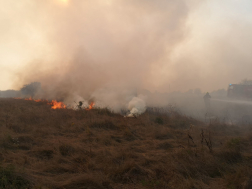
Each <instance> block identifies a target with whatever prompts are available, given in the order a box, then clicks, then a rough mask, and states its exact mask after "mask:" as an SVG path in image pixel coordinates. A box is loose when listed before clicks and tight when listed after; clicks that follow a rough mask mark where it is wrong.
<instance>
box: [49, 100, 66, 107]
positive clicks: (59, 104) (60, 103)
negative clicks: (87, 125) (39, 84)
mask: <svg viewBox="0 0 252 189" xmlns="http://www.w3.org/2000/svg"><path fill="white" fill-rule="evenodd" d="M48 104H50V105H52V107H51V108H52V109H65V108H66V105H65V104H64V103H63V102H57V101H56V100H52V102H48Z"/></svg>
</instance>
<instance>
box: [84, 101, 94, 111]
mask: <svg viewBox="0 0 252 189" xmlns="http://www.w3.org/2000/svg"><path fill="white" fill-rule="evenodd" d="M94 105H95V103H94V102H91V103H90V104H89V106H88V108H86V110H92V109H93V106H94Z"/></svg>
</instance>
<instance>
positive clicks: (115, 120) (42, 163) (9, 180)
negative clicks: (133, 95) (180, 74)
mask: <svg viewBox="0 0 252 189" xmlns="http://www.w3.org/2000/svg"><path fill="white" fill-rule="evenodd" d="M251 128H252V126H250V125H238V126H235V125H225V124H222V123H220V122H219V121H218V120H215V121H214V122H212V123H211V124H207V125H206V124H204V123H202V122H200V121H197V120H195V119H192V118H189V117H186V116H183V115H180V114H178V113H177V112H176V111H173V110H172V109H171V110H170V111H169V112H166V114H163V113H160V112H158V111H149V112H146V113H144V114H142V115H141V116H139V117H137V118H125V117H123V116H121V115H119V114H114V113H111V112H109V111H108V110H106V109H93V110H90V111H86V110H77V111H76V110H72V109H57V110H53V109H51V108H50V106H49V105H47V103H45V102H34V101H25V100H21V99H20V100H19V99H0V130H1V138H0V162H1V164H0V165H1V166H0V177H1V179H0V188H45V189H46V188H65V189H70V188H71V189H73V188H83V189H84V188H89V189H95V188H101V189H102V188H104V189H112V188H114V189H117V188H251V187H252V179H251V177H252V148H251V146H252V129H251Z"/></svg>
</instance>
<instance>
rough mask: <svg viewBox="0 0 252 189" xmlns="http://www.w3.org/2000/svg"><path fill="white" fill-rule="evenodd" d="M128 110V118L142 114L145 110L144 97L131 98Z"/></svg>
mask: <svg viewBox="0 0 252 189" xmlns="http://www.w3.org/2000/svg"><path fill="white" fill-rule="evenodd" d="M128 110H130V114H128V117H133V116H137V115H140V114H142V113H144V112H145V110H146V103H145V100H144V97H143V96H139V97H133V99H132V100H131V101H130V102H129V106H128Z"/></svg>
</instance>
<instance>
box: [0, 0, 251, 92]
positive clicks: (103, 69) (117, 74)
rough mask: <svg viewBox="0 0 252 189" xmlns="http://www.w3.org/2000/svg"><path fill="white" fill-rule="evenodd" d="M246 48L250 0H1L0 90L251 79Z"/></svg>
mask: <svg viewBox="0 0 252 189" xmlns="http://www.w3.org/2000/svg"><path fill="white" fill-rule="evenodd" d="M251 49H252V1H251V0H155V1H153V0H89V1H88V0H19V1H17V0H0V90H5V89H11V88H14V89H17V88H19V87H20V86H22V85H23V84H25V83H29V82H32V81H41V82H42V85H45V86H48V85H52V86H53V87H57V88H59V89H63V88H64V89H66V88H67V89H69V88H71V90H74V91H75V92H82V93H83V91H84V90H91V91H92V92H97V91H100V90H101V89H102V88H104V86H111V85H113V86H129V85H130V86H131V87H133V88H134V87H136V88H138V87H140V88H146V89H148V90H152V91H155V90H158V91H161V92H168V91H169V90H182V91H186V90H188V89H191V88H192V89H194V88H202V90H205V91H211V90H214V89H219V88H226V87H227V85H228V84H229V83H237V82H239V81H240V80H242V79H244V78H248V79H252V75H251V71H252V61H251V60H252V53H251ZM56 80H57V82H56ZM114 83H116V84H115V85H114ZM73 85H76V86H75V87H73ZM82 85H83V88H82V90H79V89H77V88H78V87H82ZM61 92H65V91H64V90H62V91H61Z"/></svg>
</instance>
